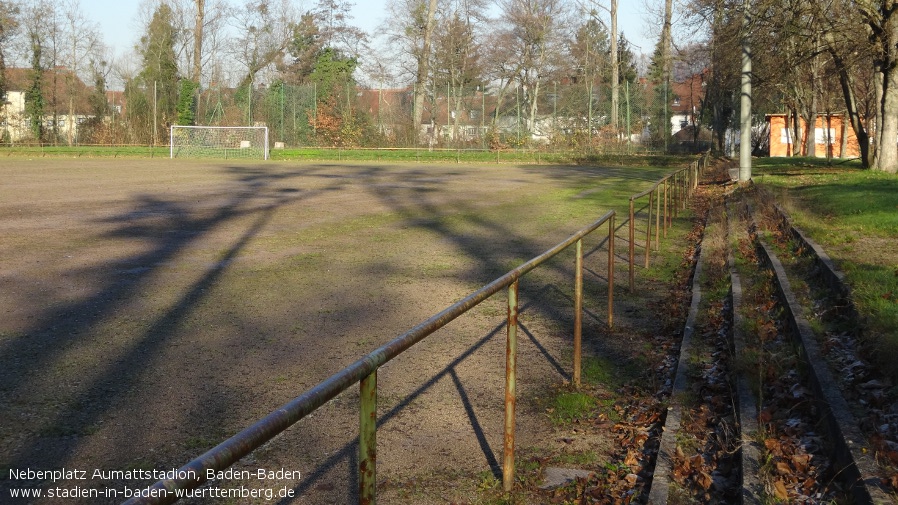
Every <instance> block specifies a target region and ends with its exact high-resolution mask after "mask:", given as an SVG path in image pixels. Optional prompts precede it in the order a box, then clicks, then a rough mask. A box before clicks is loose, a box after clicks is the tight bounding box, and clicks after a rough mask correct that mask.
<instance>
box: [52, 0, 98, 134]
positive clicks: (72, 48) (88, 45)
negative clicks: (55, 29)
mask: <svg viewBox="0 0 898 505" xmlns="http://www.w3.org/2000/svg"><path fill="white" fill-rule="evenodd" d="M62 9H63V13H62V16H63V18H64V19H65V30H66V33H65V36H66V38H67V39H68V45H67V47H66V48H65V51H64V53H63V54H64V55H65V58H64V59H65V61H66V62H67V65H68V71H67V72H66V73H65V75H64V77H65V80H66V89H67V93H68V118H67V121H66V125H65V134H66V140H67V142H68V144H69V145H72V144H74V142H75V131H76V127H75V123H76V119H75V102H76V100H79V99H80V100H81V101H83V100H84V98H86V97H83V96H78V95H79V94H81V93H83V91H84V90H83V89H82V88H81V87H80V86H78V84H79V82H78V80H79V78H80V77H82V76H86V75H88V72H89V61H90V58H91V56H92V55H93V54H95V53H96V52H97V51H98V50H99V49H100V47H99V46H101V45H102V41H101V36H100V30H99V27H98V26H97V25H96V24H95V23H91V22H90V20H89V19H87V17H86V16H85V15H84V13H83V12H82V11H81V5H80V3H79V1H78V0H69V1H67V2H65V3H64V4H63V5H62Z"/></svg>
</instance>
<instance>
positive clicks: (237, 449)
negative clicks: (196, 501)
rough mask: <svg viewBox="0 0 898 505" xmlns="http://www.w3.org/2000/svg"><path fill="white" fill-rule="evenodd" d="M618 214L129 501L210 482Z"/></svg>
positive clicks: (159, 498) (170, 496)
mask: <svg viewBox="0 0 898 505" xmlns="http://www.w3.org/2000/svg"><path fill="white" fill-rule="evenodd" d="M614 215H615V212H614V211H613V210H612V211H609V212H607V213H606V214H605V215H604V216H602V217H601V218H599V220H597V221H595V222H594V223H592V224H590V225H588V226H586V227H584V228H582V229H580V230H579V231H578V232H576V233H575V234H573V235H571V236H570V237H569V238H568V239H567V240H565V241H564V242H561V243H559V244H557V245H555V246H554V247H552V248H551V249H549V250H548V251H546V252H544V253H542V254H540V255H539V256H537V257H535V258H533V259H531V260H530V261H528V262H526V263H524V264H523V265H521V266H519V267H517V268H515V269H513V270H511V271H509V272H508V273H506V274H505V275H503V276H502V277H499V278H498V279H496V280H494V281H493V282H491V283H489V284H487V285H486V286H484V287H482V288H480V289H479V290H477V291H475V292H474V293H471V294H470V295H468V296H466V297H465V298H463V299H461V300H460V301H458V302H456V303H455V304H453V305H451V306H449V307H447V308H446V309H443V310H442V311H441V312H439V313H437V314H435V315H433V316H431V317H430V318H429V319H427V320H425V321H423V322H421V323H419V324H418V325H417V326H415V327H413V328H412V329H410V330H408V331H407V332H405V333H403V334H402V335H400V336H398V337H396V338H394V339H393V340H391V341H389V342H387V343H386V344H384V345H382V346H380V347H379V348H377V349H375V350H374V351H372V352H371V353H369V354H367V355H365V356H363V357H362V358H360V359H359V360H357V361H356V362H355V363H353V364H351V365H349V366H347V367H346V368H344V369H342V370H340V371H339V372H337V373H335V374H334V375H332V376H330V377H329V378H327V379H325V380H324V381H322V382H320V383H319V384H317V385H315V386H314V387H312V389H309V390H308V391H306V392H305V393H303V394H301V395H299V396H297V397H296V398H294V399H293V400H290V401H289V402H287V403H285V404H283V405H282V406H281V407H279V408H278V409H277V410H275V411H273V412H271V413H269V414H268V415H267V416H265V417H263V418H262V419H260V420H259V421H257V422H255V423H254V424H252V425H251V426H249V427H247V428H245V429H244V430H243V431H241V432H239V433H237V434H236V435H234V436H232V437H231V438H229V439H227V440H225V441H224V442H222V443H220V444H218V445H217V446H215V447H213V448H212V449H210V450H208V451H206V452H205V453H203V454H202V455H200V456H199V457H197V458H196V459H194V460H192V461H190V462H189V463H187V464H185V465H184V466H182V467H181V468H180V469H179V471H178V472H174V473H176V474H178V475H177V476H176V477H175V478H171V479H164V480H160V481H158V482H156V483H155V484H153V485H152V486H150V488H148V489H145V490H144V491H145V493H143V495H142V496H140V497H135V498H131V499H130V500H128V501H126V502H125V504H126V505H138V504H166V503H174V502H175V501H177V499H178V497H177V495H176V494H175V490H178V489H184V490H186V489H194V488H197V487H199V486H200V485H202V484H203V483H204V482H206V480H207V479H206V472H207V471H208V470H213V471H218V470H224V469H225V468H228V467H229V466H231V465H233V464H234V463H236V462H237V461H239V460H240V459H241V458H243V457H244V456H246V455H247V454H249V453H250V452H252V451H254V450H255V449H257V448H259V447H260V446H262V444H264V443H265V442H268V441H269V440H271V439H272V438H274V437H275V436H277V435H278V434H280V433H281V432H283V431H284V430H286V429H287V428H289V427H290V426H292V425H293V424H295V423H296V422H297V421H299V420H300V419H302V418H304V417H305V416H307V415H309V414H310V413H312V412H313V411H315V409H317V408H318V407H320V406H322V405H324V404H325V403H327V402H328V401H330V400H331V399H333V398H334V397H336V396H337V395H339V394H340V393H342V392H343V391H345V390H346V389H348V388H350V387H352V386H353V385H354V384H356V383H357V382H359V381H361V380H362V379H363V378H365V377H367V376H368V375H370V374H371V373H372V372H374V371H375V370H377V369H378V368H380V367H381V366H382V365H384V364H385V363H387V362H388V361H390V360H392V359H393V358H395V357H396V356H398V355H399V354H401V353H402V352H404V351H405V350H407V349H408V348H410V347H412V346H413V345H415V344H416V343H418V342H420V341H421V340H423V339H424V338H425V337H427V336H428V335H430V334H431V333H433V332H435V331H437V330H439V329H440V328H442V327H443V326H446V325H447V324H449V323H450V322H451V321H453V320H455V319H456V318H458V317H459V316H461V315H462V314H464V313H465V312H467V311H468V310H470V309H471V308H473V307H475V306H477V305H478V304H480V303H481V302H483V301H484V300H486V299H487V298H489V297H491V296H493V295H494V294H496V293H498V292H499V291H501V290H502V289H504V288H506V287H508V286H510V285H511V284H512V283H513V282H516V281H517V280H518V279H519V278H520V277H521V276H523V275H524V274H526V273H528V272H530V271H531V270H533V269H535V268H536V267H538V266H539V265H541V264H543V263H545V262H546V261H547V260H549V259H550V258H552V257H553V256H555V255H557V254H558V253H560V252H561V251H563V250H565V249H567V248H568V247H570V246H571V245H573V244H574V243H575V242H577V241H578V240H580V239H581V238H583V237H584V236H586V235H588V234H590V233H592V232H593V231H595V230H596V229H598V228H599V227H600V226H602V225H603V224H604V223H605V222H607V221H609V220H610V222H611V223H613V222H614V221H613V218H614ZM185 476H196V478H188V477H185Z"/></svg>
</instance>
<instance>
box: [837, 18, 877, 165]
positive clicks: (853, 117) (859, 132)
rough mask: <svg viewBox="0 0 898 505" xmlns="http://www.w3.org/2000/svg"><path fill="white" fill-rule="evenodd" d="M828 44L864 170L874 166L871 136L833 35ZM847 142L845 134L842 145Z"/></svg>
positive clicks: (843, 151)
mask: <svg viewBox="0 0 898 505" xmlns="http://www.w3.org/2000/svg"><path fill="white" fill-rule="evenodd" d="M827 42H828V43H829V54H830V55H831V56H832V58H833V64H834V65H835V67H836V71H837V72H838V74H839V85H841V87H842V96H843V97H844V99H845V112H846V116H847V118H846V119H848V121H850V122H851V128H852V130H854V136H855V137H856V138H857V143H858V146H859V147H860V150H861V163H862V164H863V166H864V168H870V166H871V165H872V160H871V159H870V135H869V134H868V133H867V130H866V128H864V123H863V122H862V121H861V115H860V113H859V112H858V107H857V96H856V95H855V94H854V83H853V82H852V80H851V74H850V73H849V72H848V67H847V66H846V65H845V62H844V61H843V60H842V58H841V56H839V54H838V53H837V52H836V51H835V47H834V46H835V44H834V41H833V40H832V35H831V34H830V35H829V36H828V37H827ZM842 124H843V125H845V124H846V121H842ZM845 142H846V135H845V134H844V133H843V134H842V143H843V144H845ZM844 155H845V148H844V147H843V148H842V156H844Z"/></svg>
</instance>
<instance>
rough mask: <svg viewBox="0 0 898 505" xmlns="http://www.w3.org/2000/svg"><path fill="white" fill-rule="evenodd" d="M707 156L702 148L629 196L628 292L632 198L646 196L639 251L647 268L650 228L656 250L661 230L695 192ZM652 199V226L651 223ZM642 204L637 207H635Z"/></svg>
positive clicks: (632, 273) (632, 269) (632, 277)
mask: <svg viewBox="0 0 898 505" xmlns="http://www.w3.org/2000/svg"><path fill="white" fill-rule="evenodd" d="M710 156H711V155H710V152H706V153H705V154H703V155H702V156H701V158H699V159H697V160H696V161H693V162H692V164H690V165H689V166H688V167H686V168H684V169H681V170H677V171H676V172H674V173H672V174H670V175H668V176H666V177H664V178H663V179H660V180H659V181H658V182H656V183H655V184H654V185H652V187H650V188H648V189H647V190H645V191H643V192H641V193H637V194H635V195H633V196H631V197H630V214H629V224H630V226H629V232H630V237H629V238H630V244H629V262H628V263H629V272H628V273H629V281H630V291H631V292H632V291H633V290H634V285H635V282H636V245H637V244H636V216H637V214H638V213H639V212H637V209H636V201H637V200H639V199H641V198H644V197H646V196H648V203H647V204H646V205H645V207H643V208H644V209H646V214H647V215H648V217H647V219H646V226H645V242H644V243H643V244H644V245H643V246H642V248H643V250H644V251H645V254H644V255H643V259H644V267H645V268H648V267H649V258H650V255H651V249H652V231H653V230H654V232H655V251H656V252H657V251H660V250H661V234H662V233H663V235H664V237H667V230H668V229H669V228H670V226H671V224H672V223H673V219H674V218H675V217H677V215H678V214H679V211H680V209H685V208H686V205H687V204H688V202H689V199H690V198H691V197H692V195H693V193H694V192H695V188H697V187H698V181H699V178H700V177H701V176H702V174H703V173H704V171H705V168H707V166H708V163H709V161H710ZM662 202H663V203H662ZM653 203H654V218H655V222H654V227H653V226H652V216H653V212H652V211H653ZM643 208H640V209H639V211H641V210H642V209H643ZM662 214H663V215H662Z"/></svg>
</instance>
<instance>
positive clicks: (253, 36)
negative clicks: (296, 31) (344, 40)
mask: <svg viewBox="0 0 898 505" xmlns="http://www.w3.org/2000/svg"><path fill="white" fill-rule="evenodd" d="M296 18H297V16H296V13H295V12H294V11H293V8H292V6H291V5H290V3H289V2H288V1H287V0H280V1H278V0H246V3H245V4H244V5H243V6H242V9H238V14H236V15H235V16H234V18H233V25H234V27H235V28H236V29H237V35H236V37H235V38H234V40H233V41H232V43H231V47H232V51H233V55H234V57H235V58H236V59H237V60H238V61H239V62H240V63H242V64H243V65H244V67H245V73H244V76H243V77H242V79H241V80H240V86H241V87H242V86H246V85H252V83H253V82H255V79H256V74H258V73H259V72H260V71H261V70H263V69H264V68H265V67H267V66H269V65H273V64H275V63H276V62H277V61H278V60H279V59H280V58H281V57H282V56H283V54H284V51H285V50H286V49H287V46H288V45H289V43H290V40H291V36H292V34H293V26H294V24H295V21H294V20H295V19H296Z"/></svg>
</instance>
